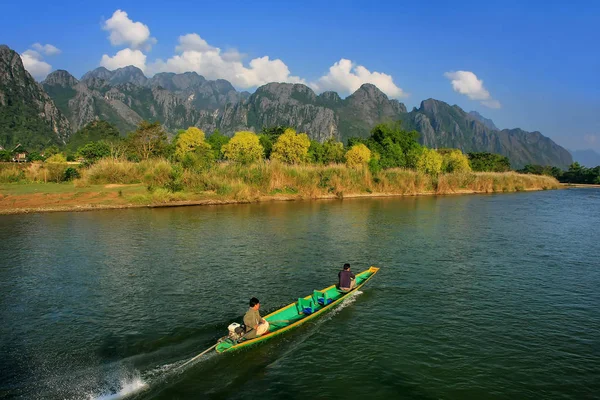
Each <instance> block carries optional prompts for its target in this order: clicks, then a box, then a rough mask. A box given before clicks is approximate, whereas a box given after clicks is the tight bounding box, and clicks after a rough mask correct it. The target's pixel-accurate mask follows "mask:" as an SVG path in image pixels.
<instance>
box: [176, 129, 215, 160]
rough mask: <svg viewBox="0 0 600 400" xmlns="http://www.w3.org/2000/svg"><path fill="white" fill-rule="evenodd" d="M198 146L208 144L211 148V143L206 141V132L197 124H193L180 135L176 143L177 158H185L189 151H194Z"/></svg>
mask: <svg viewBox="0 0 600 400" xmlns="http://www.w3.org/2000/svg"><path fill="white" fill-rule="evenodd" d="M198 146H202V147H207V146H208V148H209V149H210V145H209V144H208V143H206V142H205V141H204V132H203V131H202V130H200V129H198V128H196V127H195V126H191V127H189V128H188V129H187V130H186V131H185V132H183V133H181V134H180V135H178V137H177V143H176V145H175V158H177V159H178V160H180V161H181V160H183V158H184V157H185V155H186V154H187V153H191V152H193V151H194V150H195V149H196V147H198Z"/></svg>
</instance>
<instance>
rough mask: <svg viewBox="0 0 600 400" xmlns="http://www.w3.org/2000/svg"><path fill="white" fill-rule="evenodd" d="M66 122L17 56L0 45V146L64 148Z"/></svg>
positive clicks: (67, 125)
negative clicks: (19, 145) (18, 145)
mask: <svg viewBox="0 0 600 400" xmlns="http://www.w3.org/2000/svg"><path fill="white" fill-rule="evenodd" d="M70 133H71V130H70V127H69V122H68V121H67V119H66V118H65V117H64V115H63V114H62V113H61V112H60V111H59V109H58V108H57V107H56V106H55V104H54V101H52V99H51V98H50V96H48V94H46V92H44V90H43V88H42V87H41V85H40V84H39V83H37V82H36V81H35V79H33V77H32V76H31V75H30V74H29V72H27V71H26V70H25V68H24V67H23V62H22V61H21V56H19V54H18V53H16V52H15V51H13V50H11V49H10V48H9V47H7V46H4V45H0V145H2V146H3V147H5V148H11V147H14V146H16V145H17V144H18V143H21V145H22V146H23V147H25V148H27V147H34V148H42V147H46V146H48V145H51V144H64V143H65V142H66V140H67V139H68V137H69V134H70Z"/></svg>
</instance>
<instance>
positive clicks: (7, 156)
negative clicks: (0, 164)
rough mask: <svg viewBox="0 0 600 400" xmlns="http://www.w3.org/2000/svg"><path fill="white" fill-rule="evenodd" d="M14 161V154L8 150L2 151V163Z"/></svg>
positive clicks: (0, 151)
mask: <svg viewBox="0 0 600 400" xmlns="http://www.w3.org/2000/svg"><path fill="white" fill-rule="evenodd" d="M11 159H12V154H11V152H10V151H8V150H0V161H4V162H8V161H10V160H11Z"/></svg>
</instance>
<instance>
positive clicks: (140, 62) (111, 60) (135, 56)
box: [100, 49, 146, 71]
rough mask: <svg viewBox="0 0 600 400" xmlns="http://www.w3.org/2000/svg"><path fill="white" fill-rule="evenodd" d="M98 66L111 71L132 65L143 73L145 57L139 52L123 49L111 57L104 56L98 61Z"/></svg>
mask: <svg viewBox="0 0 600 400" xmlns="http://www.w3.org/2000/svg"><path fill="white" fill-rule="evenodd" d="M100 65H101V66H103V67H105V68H107V69H109V70H111V71H112V70H114V69H117V68H121V67H126V66H128V65H133V66H136V67H138V68H139V69H141V70H142V71H144V70H145V69H146V55H145V54H144V53H142V52H141V51H140V50H132V49H123V50H121V51H119V52H117V54H115V55H114V56H112V57H110V56H108V55H107V54H104V55H103V56H102V59H101V60H100Z"/></svg>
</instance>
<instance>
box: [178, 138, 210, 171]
mask: <svg viewBox="0 0 600 400" xmlns="http://www.w3.org/2000/svg"><path fill="white" fill-rule="evenodd" d="M214 162H215V154H214V152H213V150H212V148H211V147H210V145H209V144H208V143H202V144H200V145H199V146H196V148H195V149H194V151H190V152H187V153H186V154H185V156H183V159H182V160H181V165H182V166H183V168H185V169H189V170H192V171H195V172H199V171H205V170H207V169H209V168H210V167H211V166H212V165H213V164H214Z"/></svg>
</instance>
